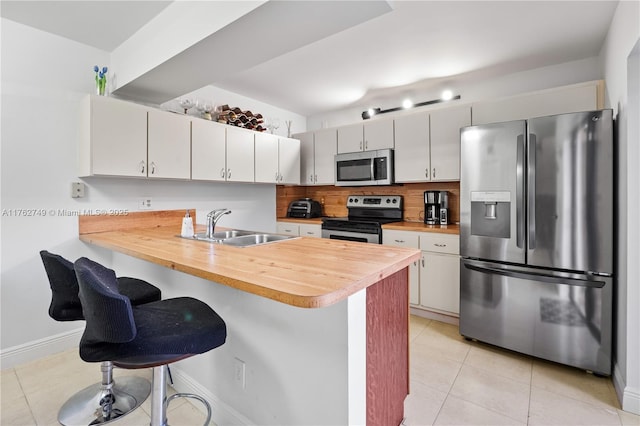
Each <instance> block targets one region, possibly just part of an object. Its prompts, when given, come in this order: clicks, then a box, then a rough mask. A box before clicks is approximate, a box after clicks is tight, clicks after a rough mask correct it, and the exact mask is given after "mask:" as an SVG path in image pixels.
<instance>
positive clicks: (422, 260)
mask: <svg viewBox="0 0 640 426" xmlns="http://www.w3.org/2000/svg"><path fill="white" fill-rule="evenodd" d="M420 261H421V262H422V267H423V268H424V257H423V258H422V259H420Z"/></svg>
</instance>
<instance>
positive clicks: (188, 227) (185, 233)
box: [180, 210, 193, 238]
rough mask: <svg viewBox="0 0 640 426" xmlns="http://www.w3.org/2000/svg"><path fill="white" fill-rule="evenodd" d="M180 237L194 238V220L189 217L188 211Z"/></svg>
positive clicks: (183, 220)
mask: <svg viewBox="0 0 640 426" xmlns="http://www.w3.org/2000/svg"><path fill="white" fill-rule="evenodd" d="M180 236H182V237H185V238H193V218H192V217H191V216H190V215H189V210H187V214H186V215H184V218H182V230H181V231H180Z"/></svg>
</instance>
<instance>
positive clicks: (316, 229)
mask: <svg viewBox="0 0 640 426" xmlns="http://www.w3.org/2000/svg"><path fill="white" fill-rule="evenodd" d="M300 236H301V237H314V238H321V237H322V225H312V224H301V225H300Z"/></svg>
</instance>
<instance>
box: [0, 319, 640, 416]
mask: <svg viewBox="0 0 640 426" xmlns="http://www.w3.org/2000/svg"><path fill="white" fill-rule="evenodd" d="M410 339H411V345H410V346H411V394H410V395H409V396H408V397H407V399H406V402H405V416H406V419H405V421H404V424H405V425H407V426H419V425H420V426H421V425H525V424H526V425H594V426H596V425H597V426H604V425H618V426H620V425H623V426H628V425H640V417H639V416H635V415H633V414H630V413H627V412H624V411H621V410H620V405H619V404H618V402H617V398H616V395H615V391H614V389H613V384H612V382H611V380H610V379H604V378H599V377H594V376H592V375H589V374H587V373H585V372H583V371H581V370H578V369H574V368H570V367H564V366H560V365H557V364H554V363H550V362H545V361H541V360H538V359H533V358H531V357H527V356H523V355H519V354H516V353H513V352H509V351H505V350H501V349H498V348H495V347H491V346H488V345H484V344H481V343H476V342H467V341H466V340H464V339H463V338H462V337H461V336H460V334H459V333H458V328H457V327H456V326H453V325H449V324H445V323H442V322H438V321H433V320H427V319H424V318H420V317H416V316H412V317H411V329H410ZM115 374H116V378H117V376H118V375H129V374H140V375H143V376H144V377H147V378H149V379H150V371H148V370H144V371H123V370H119V369H117V370H116V373H115ZM99 378H100V368H99V367H98V365H97V364H88V363H84V362H82V361H81V360H80V358H79V357H78V352H77V350H76V349H74V350H69V351H66V352H62V353H59V354H55V355H52V356H49V357H46V358H42V359H39V360H36V361H33V362H31V363H28V364H23V365H20V366H18V367H15V368H12V369H8V370H3V371H2V377H1V379H0V380H1V402H2V403H1V405H0V425H2V426H22V425H57V424H58V423H57V421H56V417H57V412H58V409H59V407H60V406H61V405H62V404H63V402H64V401H66V400H67V399H68V398H69V397H70V396H71V395H72V394H73V393H74V392H75V391H76V390H78V389H82V388H83V387H85V386H89V385H90V384H92V383H94V382H96V381H97V380H99ZM195 404H198V403H197V402H194V403H193V405H192V404H191V402H190V401H188V400H184V399H178V400H175V401H173V402H172V403H171V405H170V407H169V408H170V410H169V413H168V416H167V417H168V419H169V423H170V424H172V425H174V426H190V425H201V424H202V423H203V421H204V418H205V416H204V415H203V414H202V413H201V411H200V410H199V409H197V408H196V406H195ZM150 408H151V407H150V402H149V401H146V402H145V403H144V404H143V405H142V406H141V408H140V409H138V410H136V411H134V412H133V413H131V414H130V415H128V416H125V417H123V418H122V419H121V420H118V421H116V422H113V423H112V424H114V426H115V425H122V426H137V425H148V424H149V420H150V419H149V411H150Z"/></svg>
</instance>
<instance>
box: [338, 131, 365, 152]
mask: <svg viewBox="0 0 640 426" xmlns="http://www.w3.org/2000/svg"><path fill="white" fill-rule="evenodd" d="M363 149H364V127H363V125H362V124H353V125H351V126H344V127H339V128H338V153H340V154H342V153H343V152H357V151H362V150H363Z"/></svg>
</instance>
